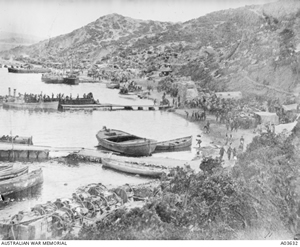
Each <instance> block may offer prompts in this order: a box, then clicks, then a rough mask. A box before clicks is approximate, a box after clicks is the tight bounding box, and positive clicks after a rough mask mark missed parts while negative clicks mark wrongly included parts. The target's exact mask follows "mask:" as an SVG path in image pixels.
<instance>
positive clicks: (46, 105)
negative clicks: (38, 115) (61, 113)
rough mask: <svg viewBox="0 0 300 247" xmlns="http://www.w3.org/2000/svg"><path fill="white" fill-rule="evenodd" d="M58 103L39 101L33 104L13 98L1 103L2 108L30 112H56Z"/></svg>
mask: <svg viewBox="0 0 300 247" xmlns="http://www.w3.org/2000/svg"><path fill="white" fill-rule="evenodd" d="M58 104H59V102H58V101H46V102H44V101H41V102H34V103H27V102H25V100H24V99H22V98H21V99H19V98H14V99H13V100H7V101H4V102H3V106H4V107H8V108H17V109H31V110H57V109H58Z"/></svg>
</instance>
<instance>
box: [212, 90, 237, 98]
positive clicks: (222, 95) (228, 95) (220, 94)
mask: <svg viewBox="0 0 300 247" xmlns="http://www.w3.org/2000/svg"><path fill="white" fill-rule="evenodd" d="M215 94H216V96H217V97H218V98H221V99H241V98H242V92H239V91H237V92H217V93H215Z"/></svg>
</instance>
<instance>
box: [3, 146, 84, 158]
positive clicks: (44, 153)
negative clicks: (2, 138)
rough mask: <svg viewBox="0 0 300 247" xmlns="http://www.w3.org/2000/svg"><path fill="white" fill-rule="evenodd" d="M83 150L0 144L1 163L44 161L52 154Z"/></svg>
mask: <svg viewBox="0 0 300 247" xmlns="http://www.w3.org/2000/svg"><path fill="white" fill-rule="evenodd" d="M80 149H81V148H56V147H48V146H36V145H24V144H13V145H12V144H11V143H0V161H43V160H47V159H49V153H50V152H57V151H68V152H70V153H71V152H74V151H78V150H80Z"/></svg>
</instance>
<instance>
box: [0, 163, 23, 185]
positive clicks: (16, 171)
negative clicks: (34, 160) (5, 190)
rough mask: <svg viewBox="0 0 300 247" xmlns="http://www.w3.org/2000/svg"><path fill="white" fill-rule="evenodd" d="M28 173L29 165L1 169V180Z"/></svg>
mask: <svg viewBox="0 0 300 247" xmlns="http://www.w3.org/2000/svg"><path fill="white" fill-rule="evenodd" d="M26 173H28V166H23V167H16V168H13V167H12V168H10V169H6V170H3V171H0V181H2V180H5V179H11V178H15V177H19V176H21V175H23V174H26Z"/></svg>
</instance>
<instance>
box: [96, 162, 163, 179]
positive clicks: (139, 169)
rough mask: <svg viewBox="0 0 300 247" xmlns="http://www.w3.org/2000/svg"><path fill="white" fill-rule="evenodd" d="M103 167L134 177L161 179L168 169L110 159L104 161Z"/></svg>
mask: <svg viewBox="0 0 300 247" xmlns="http://www.w3.org/2000/svg"><path fill="white" fill-rule="evenodd" d="M101 162H102V165H103V167H105V168H110V169H113V170H116V171H120V172H125V173H130V174H134V175H141V176H148V177H154V178H159V177H160V176H161V175H162V174H163V173H165V172H166V171H167V169H166V168H163V167H161V166H156V165H152V164H146V163H143V162H139V163H137V162H127V161H118V160H113V159H109V158H103V159H102V161H101Z"/></svg>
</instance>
